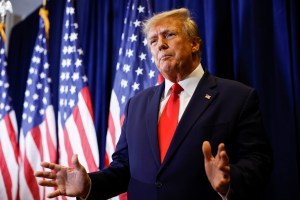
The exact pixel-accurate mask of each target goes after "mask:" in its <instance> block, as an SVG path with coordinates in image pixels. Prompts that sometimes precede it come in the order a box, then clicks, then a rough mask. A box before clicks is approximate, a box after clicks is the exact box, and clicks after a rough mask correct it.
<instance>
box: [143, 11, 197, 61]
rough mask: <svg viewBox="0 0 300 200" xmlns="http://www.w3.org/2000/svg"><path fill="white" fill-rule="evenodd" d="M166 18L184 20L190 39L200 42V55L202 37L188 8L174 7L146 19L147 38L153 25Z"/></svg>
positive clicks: (144, 26) (184, 26)
mask: <svg viewBox="0 0 300 200" xmlns="http://www.w3.org/2000/svg"><path fill="white" fill-rule="evenodd" d="M165 18H173V19H176V20H179V21H181V22H182V25H183V27H182V28H183V31H184V32H185V34H186V36H187V38H188V39H189V40H190V41H198V42H199V44H200V49H199V55H201V47H202V39H201V37H200V34H199V29H198V26H197V24H196V22H195V21H194V20H193V19H192V18H191V13H190V11H189V10H188V9H186V8H180V9H174V10H170V11H165V12H161V13H158V14H155V15H154V16H153V17H151V18H149V19H148V20H146V21H144V23H143V32H144V34H145V36H146V38H147V35H148V32H149V30H150V28H151V27H153V26H155V25H156V24H157V23H158V22H159V21H161V20H162V19H165Z"/></svg>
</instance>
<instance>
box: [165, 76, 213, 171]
mask: <svg viewBox="0 0 300 200" xmlns="http://www.w3.org/2000/svg"><path fill="white" fill-rule="evenodd" d="M215 86H216V83H215V81H214V79H213V77H212V76H211V75H209V74H208V72H206V73H205V74H204V76H203V77H202V79H201V80H200V82H199V83H198V86H197V88H196V90H195V92H194V94H193V96H192V98H191V100H190V102H189V104H188V106H187V108H186V110H185V112H184V113H183V115H182V117H181V120H180V122H179V124H178V126H177V129H176V131H175V133H174V136H173V139H172V141H171V144H170V147H169V149H168V151H167V154H166V157H165V159H164V161H163V163H162V166H161V168H163V166H164V165H165V163H167V162H168V160H169V159H170V158H171V157H172V155H173V154H174V153H175V151H176V149H177V148H178V146H179V145H180V143H181V142H182V141H183V140H184V138H185V137H186V136H187V134H188V133H189V130H190V129H191V128H192V126H193V124H194V123H195V122H196V121H197V120H198V119H199V118H200V117H201V115H202V114H203V113H204V112H205V110H206V108H207V107H208V106H209V104H210V103H211V102H212V101H213V100H214V98H215V96H216V95H217V92H216V91H215V90H213V89H212V88H213V87H215Z"/></svg>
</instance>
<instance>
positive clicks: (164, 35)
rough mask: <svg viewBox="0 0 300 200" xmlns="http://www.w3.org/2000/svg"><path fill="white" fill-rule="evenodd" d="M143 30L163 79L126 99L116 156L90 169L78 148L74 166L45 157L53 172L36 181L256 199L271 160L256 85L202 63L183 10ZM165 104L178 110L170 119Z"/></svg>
mask: <svg viewBox="0 0 300 200" xmlns="http://www.w3.org/2000/svg"><path fill="white" fill-rule="evenodd" d="M144 32H145V34H146V37H147V41H148V46H149V48H150V50H151V53H152V55H153V58H154V60H155V64H156V66H157V68H158V70H159V71H160V72H161V74H162V75H163V76H164V78H165V81H164V83H163V84H161V85H159V86H155V87H151V88H148V89H146V90H144V91H142V92H140V93H139V94H138V95H136V96H134V97H133V98H131V99H130V100H129V102H128V104H127V107H126V111H125V121H124V124H123V127H122V134H121V137H120V140H119V142H118V145H117V148H116V152H115V153H114V154H113V162H112V163H111V164H110V166H109V167H108V168H105V169H103V170H102V171H99V172H95V173H90V174H87V173H86V171H85V169H84V168H83V167H82V165H81V164H80V163H79V161H78V158H77V156H76V155H75V156H73V161H72V162H73V165H74V168H68V167H63V166H60V165H56V164H53V163H47V162H43V163H42V166H43V167H46V168H49V169H52V170H53V171H52V172H36V173H35V175H36V176H37V177H43V178H48V179H50V180H40V181H39V184H40V185H43V186H53V187H57V190H56V191H55V192H53V193H51V194H49V195H48V196H49V197H55V196H58V195H68V196H77V197H80V198H82V199H85V198H88V199H107V198H110V197H113V196H115V195H118V194H120V193H122V192H125V191H127V192H128V198H129V199H137V200H140V199H151V200H155V199H162V200H165V199H172V200H173V199H175V200H176V199H178V200H181V199H206V200H213V199H221V197H222V198H223V199H239V200H241V199H258V197H259V192H260V190H261V189H262V188H263V186H265V184H266V182H267V180H268V177H269V175H270V171H271V168H272V160H271V152H270V148H269V146H268V144H267V142H266V138H265V135H264V129H263V124H262V120H261V115H260V112H259V107H258V98H257V96H256V93H255V91H254V90H253V89H252V88H250V87H247V86H245V85H243V84H241V83H238V82H236V81H231V80H225V79H221V78H217V77H214V76H212V75H210V74H209V72H208V71H207V70H203V68H202V66H201V64H200V56H201V38H200V36H199V33H198V28H197V25H196V23H195V22H194V21H193V20H192V19H191V18H190V13H189V11H188V10H187V9H184V8H182V9H176V10H172V11H168V12H163V13H160V14H157V15H155V16H153V17H152V18H150V19H149V20H148V21H146V22H145V24H144ZM173 85H174V86H173ZM175 85H176V86H175ZM171 88H172V89H171ZM178 88H179V89H178ZM175 91H176V92H175ZM175 93H179V94H175ZM171 100H172V101H173V100H174V101H173V103H169V102H171ZM175 102H176V103H175ZM175 105H180V106H179V107H178V106H175ZM170 107H173V108H175V107H176V109H175V110H177V114H178V116H171V117H170V116H169V118H168V116H167V115H168V114H166V113H167V112H169V111H166V110H167V109H169V108H170ZM173 110H174V109H173ZM172 112H173V111H172ZM173 115H174V114H173ZM174 119H175V122H172V121H173V120H174ZM166 123H167V124H166ZM174 123H175V127H173V128H172V124H174ZM177 123H178V125H177ZM176 126H177V127H176ZM173 129H174V130H175V129H176V130H175V132H174V131H172V130H173Z"/></svg>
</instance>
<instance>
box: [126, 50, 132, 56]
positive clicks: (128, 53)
mask: <svg viewBox="0 0 300 200" xmlns="http://www.w3.org/2000/svg"><path fill="white" fill-rule="evenodd" d="M126 56H127V57H128V58H130V57H132V56H133V50H132V49H126Z"/></svg>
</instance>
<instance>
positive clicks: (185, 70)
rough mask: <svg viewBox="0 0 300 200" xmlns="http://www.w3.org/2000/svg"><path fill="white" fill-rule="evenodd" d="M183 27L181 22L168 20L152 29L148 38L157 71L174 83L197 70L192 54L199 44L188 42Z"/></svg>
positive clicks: (160, 22)
mask: <svg viewBox="0 0 300 200" xmlns="http://www.w3.org/2000/svg"><path fill="white" fill-rule="evenodd" d="M182 26H183V25H182V23H181V22H180V21H178V20H176V19H173V18H166V19H163V20H161V21H159V22H158V23H156V24H155V25H154V26H153V27H151V28H150V29H149V32H148V37H147V41H148V45H149V47H150V50H151V53H152V56H153V58H154V61H155V64H156V67H157V69H158V70H159V71H160V72H161V73H162V75H163V76H164V77H165V78H167V79H169V80H170V81H172V82H176V81H179V80H182V79H183V78H185V77H186V76H187V75H188V74H190V73H191V72H192V71H193V70H194V69H195V66H193V58H192V52H193V51H194V49H195V45H197V44H195V43H194V42H192V41H189V40H188V38H187V36H186V34H185V32H183V28H182ZM193 48H194V49H193Z"/></svg>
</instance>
